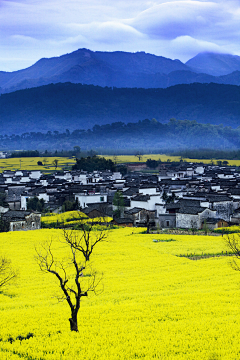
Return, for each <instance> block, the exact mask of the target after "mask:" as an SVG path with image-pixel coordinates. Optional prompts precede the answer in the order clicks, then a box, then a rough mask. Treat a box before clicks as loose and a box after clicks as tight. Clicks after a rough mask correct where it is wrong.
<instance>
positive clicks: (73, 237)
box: [35, 229, 105, 331]
mask: <svg viewBox="0 0 240 360" xmlns="http://www.w3.org/2000/svg"><path fill="white" fill-rule="evenodd" d="M62 235H63V236H62V239H61V240H60V241H61V242H62V243H65V244H66V245H67V246H68V251H69V257H66V258H65V259H64V260H62V261H58V260H57V257H56V256H55V254H54V251H53V248H52V243H53V241H52V240H50V241H48V242H45V243H44V244H42V246H40V247H39V248H35V249H36V260H37V262H38V265H39V267H40V269H41V270H42V271H43V272H45V273H51V274H53V275H54V276H55V277H56V278H57V279H58V282H59V286H60V288H61V291H62V293H63V295H62V296H60V297H59V298H60V299H61V300H63V299H65V300H67V302H68V305H69V307H70V309H71V318H70V319H69V321H70V326H71V330H73V331H78V326H77V315H78V311H79V309H80V301H81V298H82V297H83V296H88V292H94V293H95V294H96V293H97V292H96V289H97V287H98V285H99V284H100V282H101V280H102V277H100V278H99V276H98V274H97V272H96V271H93V270H92V269H91V266H90V263H89V262H88V263H87V260H89V256H90V254H91V253H92V249H93V247H94V246H95V245H96V244H97V243H98V242H99V241H101V239H105V235H104V236H102V233H100V235H101V236H102V237H101V238H99V237H97V238H94V240H93V242H92V239H91V236H90V232H88V231H83V232H82V231H77V232H76V231H73V230H66V229H63V233H62ZM81 255H83V257H82V256H81ZM87 256H88V257H87ZM79 257H82V260H84V263H82V262H81V261H79V259H78V258H79ZM67 260H68V261H67ZM87 271H88V273H87Z"/></svg>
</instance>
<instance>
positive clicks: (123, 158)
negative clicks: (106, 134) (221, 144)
mask: <svg viewBox="0 0 240 360" xmlns="http://www.w3.org/2000/svg"><path fill="white" fill-rule="evenodd" d="M101 156H103V157H105V158H106V159H111V160H112V161H116V162H117V163H118V164H120V163H131V162H135V163H138V162H139V160H138V158H137V157H136V156H134V155H117V156H113V155H111V156H110V155H101ZM147 159H152V160H159V159H161V161H162V162H166V161H167V160H168V159H169V160H171V161H180V160H181V157H180V156H170V155H166V154H144V155H142V158H141V160H140V162H146V161H147ZM183 160H184V161H187V162H190V163H191V162H193V163H200V162H202V163H205V164H210V163H211V162H212V160H210V159H208V160H206V159H203V160H200V159H188V158H184V159H183ZM220 160H221V161H224V160H226V159H220ZM213 161H214V163H215V164H216V162H217V160H213ZM227 161H228V164H229V165H236V166H240V160H227Z"/></svg>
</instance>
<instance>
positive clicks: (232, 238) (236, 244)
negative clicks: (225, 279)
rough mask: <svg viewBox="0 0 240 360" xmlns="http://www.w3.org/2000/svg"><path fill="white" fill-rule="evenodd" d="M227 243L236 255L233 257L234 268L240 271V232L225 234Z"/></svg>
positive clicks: (232, 264)
mask: <svg viewBox="0 0 240 360" xmlns="http://www.w3.org/2000/svg"><path fill="white" fill-rule="evenodd" d="M225 244H226V246H227V247H228V249H229V250H230V251H231V253H232V255H234V256H233V257H232V259H231V266H232V268H233V269H234V270H237V271H240V264H239V263H238V260H240V234H239V233H236V234H227V235H226V236H225Z"/></svg>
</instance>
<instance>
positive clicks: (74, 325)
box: [69, 314, 78, 331]
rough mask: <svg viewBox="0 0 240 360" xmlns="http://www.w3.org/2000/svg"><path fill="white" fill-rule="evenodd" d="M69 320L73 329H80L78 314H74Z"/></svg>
mask: <svg viewBox="0 0 240 360" xmlns="http://www.w3.org/2000/svg"><path fill="white" fill-rule="evenodd" d="M69 321H70V329H71V331H78V324H77V315H76V314H73V315H72V317H71V318H70V319H69Z"/></svg>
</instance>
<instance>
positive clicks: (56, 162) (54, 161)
mask: <svg viewBox="0 0 240 360" xmlns="http://www.w3.org/2000/svg"><path fill="white" fill-rule="evenodd" d="M52 164H53V166H54V167H55V169H57V167H58V159H54V160H53V162H52Z"/></svg>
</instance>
